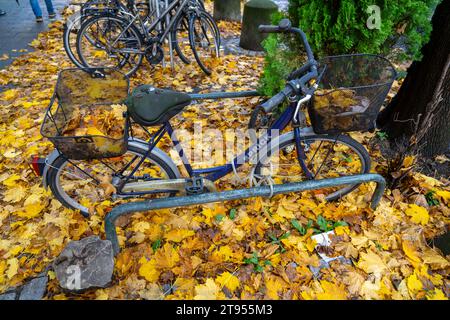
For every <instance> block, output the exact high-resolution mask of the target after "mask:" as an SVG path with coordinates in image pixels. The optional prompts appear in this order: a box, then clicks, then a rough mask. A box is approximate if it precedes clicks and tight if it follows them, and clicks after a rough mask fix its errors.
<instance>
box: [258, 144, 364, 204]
mask: <svg viewBox="0 0 450 320" xmlns="http://www.w3.org/2000/svg"><path fill="white" fill-rule="evenodd" d="M301 145H302V146H303V148H304V149H305V154H306V160H305V163H306V165H307V168H308V170H309V171H310V172H311V173H312V175H313V177H314V179H326V178H336V177H342V176H349V175H355V174H363V173H369V171H370V156H369V154H368V152H367V150H366V149H365V148H364V146H362V145H361V144H360V143H358V142H357V141H355V140H354V139H352V138H350V137H348V136H345V135H337V136H332V135H312V136H305V137H302V138H301ZM270 154H271V156H270V157H268V158H266V159H262V161H261V162H259V163H258V164H257V165H256V166H255V168H254V173H255V177H256V178H258V177H264V176H271V177H272V179H273V180H274V181H275V183H276V184H280V183H291V182H299V181H304V180H307V178H306V175H305V173H304V172H303V170H302V168H301V167H300V164H299V161H298V158H297V149H296V143H295V138H292V139H290V140H288V141H285V142H283V143H281V144H280V145H279V146H278V148H277V147H275V148H272V151H271V152H270ZM358 186H359V184H354V185H347V186H340V187H334V188H327V189H325V190H323V191H324V192H323V194H324V195H325V198H326V200H328V201H333V200H336V199H339V198H341V197H343V196H344V195H346V194H348V193H350V192H352V191H353V190H354V189H356V188H357V187H358Z"/></svg>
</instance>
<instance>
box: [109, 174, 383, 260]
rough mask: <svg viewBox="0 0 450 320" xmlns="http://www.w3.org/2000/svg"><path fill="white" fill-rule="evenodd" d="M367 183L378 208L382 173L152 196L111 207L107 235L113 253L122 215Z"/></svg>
mask: <svg viewBox="0 0 450 320" xmlns="http://www.w3.org/2000/svg"><path fill="white" fill-rule="evenodd" d="M366 182H376V183H377V187H376V189H375V192H374V193H373V195H372V203H371V208H372V209H375V208H376V207H377V206H378V204H379V202H380V200H381V197H382V195H383V192H384V189H385V188H386V181H385V180H384V178H383V177H382V176H380V175H379V174H359V175H352V176H346V177H339V178H331V179H322V180H308V181H302V182H296V183H288V184H279V185H274V186H273V187H272V188H271V187H270V186H260V187H254V188H247V189H239V190H231V191H223V192H214V193H204V194H200V195H192V196H182V197H172V198H161V199H153V200H147V201H140V202H131V203H125V204H122V205H119V206H117V207H115V208H113V209H112V210H111V212H109V213H108V214H107V215H106V217H105V233H106V238H107V239H108V240H109V241H111V243H112V246H113V250H114V255H117V254H118V253H119V252H120V247H119V241H118V239H117V233H116V226H115V221H116V220H117V218H119V217H120V216H123V215H127V214H131V213H136V212H143V211H150V210H157V209H167V208H175V207H183V206H191V205H199V204H205V203H212V202H222V201H230V200H239V199H245V198H253V197H269V196H271V195H277V194H283V193H291V192H298V191H307V190H316V189H322V188H329V187H336V186H341V185H349V184H350V185H352V184H360V183H366Z"/></svg>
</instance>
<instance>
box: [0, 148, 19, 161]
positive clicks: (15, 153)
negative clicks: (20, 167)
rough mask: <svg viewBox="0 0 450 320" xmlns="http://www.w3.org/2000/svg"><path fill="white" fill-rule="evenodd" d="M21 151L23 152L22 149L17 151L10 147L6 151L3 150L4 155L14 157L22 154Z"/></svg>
mask: <svg viewBox="0 0 450 320" xmlns="http://www.w3.org/2000/svg"><path fill="white" fill-rule="evenodd" d="M21 153H22V151H20V150H17V151H16V149H13V148H11V149H8V150H6V151H5V152H3V156H4V157H5V158H9V159H12V158H15V157H17V156H18V155H20V154H21Z"/></svg>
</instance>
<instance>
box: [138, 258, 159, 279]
mask: <svg viewBox="0 0 450 320" xmlns="http://www.w3.org/2000/svg"><path fill="white" fill-rule="evenodd" d="M139 275H140V276H141V277H144V278H145V280H147V281H148V282H156V281H158V278H159V271H158V270H157V269H156V263H155V260H153V259H152V260H150V261H144V262H143V263H142V264H141V266H140V268H139Z"/></svg>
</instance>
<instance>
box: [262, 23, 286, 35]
mask: <svg viewBox="0 0 450 320" xmlns="http://www.w3.org/2000/svg"><path fill="white" fill-rule="evenodd" d="M258 30H259V32H261V33H280V32H282V31H281V30H280V28H279V27H278V26H271V25H264V24H262V25H260V26H259V27H258Z"/></svg>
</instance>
